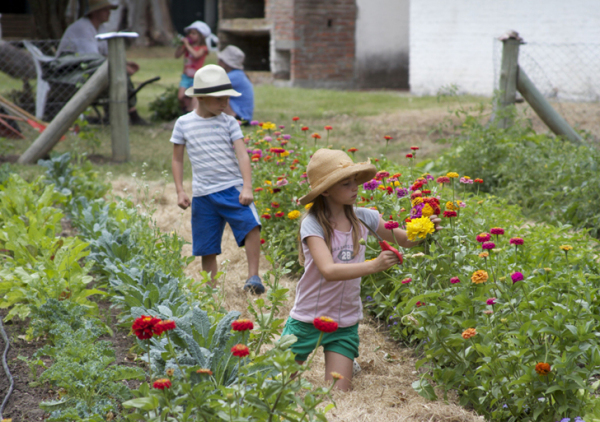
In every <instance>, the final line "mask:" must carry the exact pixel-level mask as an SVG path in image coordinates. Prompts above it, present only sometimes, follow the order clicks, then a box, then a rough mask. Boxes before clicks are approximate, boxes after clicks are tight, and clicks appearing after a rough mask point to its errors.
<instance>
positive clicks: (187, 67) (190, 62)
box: [183, 45, 208, 78]
mask: <svg viewBox="0 0 600 422" xmlns="http://www.w3.org/2000/svg"><path fill="white" fill-rule="evenodd" d="M192 48H193V49H194V50H196V51H198V50H200V49H205V50H206V52H205V54H204V55H203V56H201V57H199V58H197V59H194V57H193V56H192V55H191V54H190V52H189V51H187V49H186V50H184V51H183V73H184V74H185V75H186V76H189V77H190V78H193V77H194V75H195V74H196V71H197V70H198V69H200V68H201V67H202V66H204V61H205V60H206V56H207V55H208V47H206V46H205V45H197V46H194V47H192Z"/></svg>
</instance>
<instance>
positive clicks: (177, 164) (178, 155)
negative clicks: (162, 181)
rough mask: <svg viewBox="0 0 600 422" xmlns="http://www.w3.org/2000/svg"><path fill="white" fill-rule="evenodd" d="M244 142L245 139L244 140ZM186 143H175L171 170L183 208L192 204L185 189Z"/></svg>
mask: <svg viewBox="0 0 600 422" xmlns="http://www.w3.org/2000/svg"><path fill="white" fill-rule="evenodd" d="M242 142H243V141H242ZM184 150H185V145H181V144H173V160H172V161H171V170H172V171H173V180H174V181H175V189H176V190H177V205H178V206H179V208H181V209H183V210H184V209H186V208H187V207H189V206H190V205H191V202H190V198H189V197H188V196H187V195H186V193H185V191H184V190H183V152H184Z"/></svg>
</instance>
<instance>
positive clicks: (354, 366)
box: [352, 361, 362, 377]
mask: <svg viewBox="0 0 600 422" xmlns="http://www.w3.org/2000/svg"><path fill="white" fill-rule="evenodd" d="M360 371H362V369H361V368H360V365H359V364H358V362H357V361H353V362H352V377H355V376H357V375H358V374H359V372H360Z"/></svg>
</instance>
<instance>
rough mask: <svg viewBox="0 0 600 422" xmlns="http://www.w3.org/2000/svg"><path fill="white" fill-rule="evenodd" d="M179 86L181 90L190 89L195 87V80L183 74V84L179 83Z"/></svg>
mask: <svg viewBox="0 0 600 422" xmlns="http://www.w3.org/2000/svg"><path fill="white" fill-rule="evenodd" d="M179 86H180V87H181V88H185V89H188V88H190V87H192V86H194V78H191V77H189V76H188V75H186V74H185V73H182V74H181V82H179Z"/></svg>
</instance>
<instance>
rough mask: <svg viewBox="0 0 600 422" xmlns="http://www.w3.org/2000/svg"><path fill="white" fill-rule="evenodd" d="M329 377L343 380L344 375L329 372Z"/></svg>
mask: <svg viewBox="0 0 600 422" xmlns="http://www.w3.org/2000/svg"><path fill="white" fill-rule="evenodd" d="M331 378H333V379H334V380H343V379H344V376H343V375H342V374H339V373H337V372H332V373H331Z"/></svg>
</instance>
